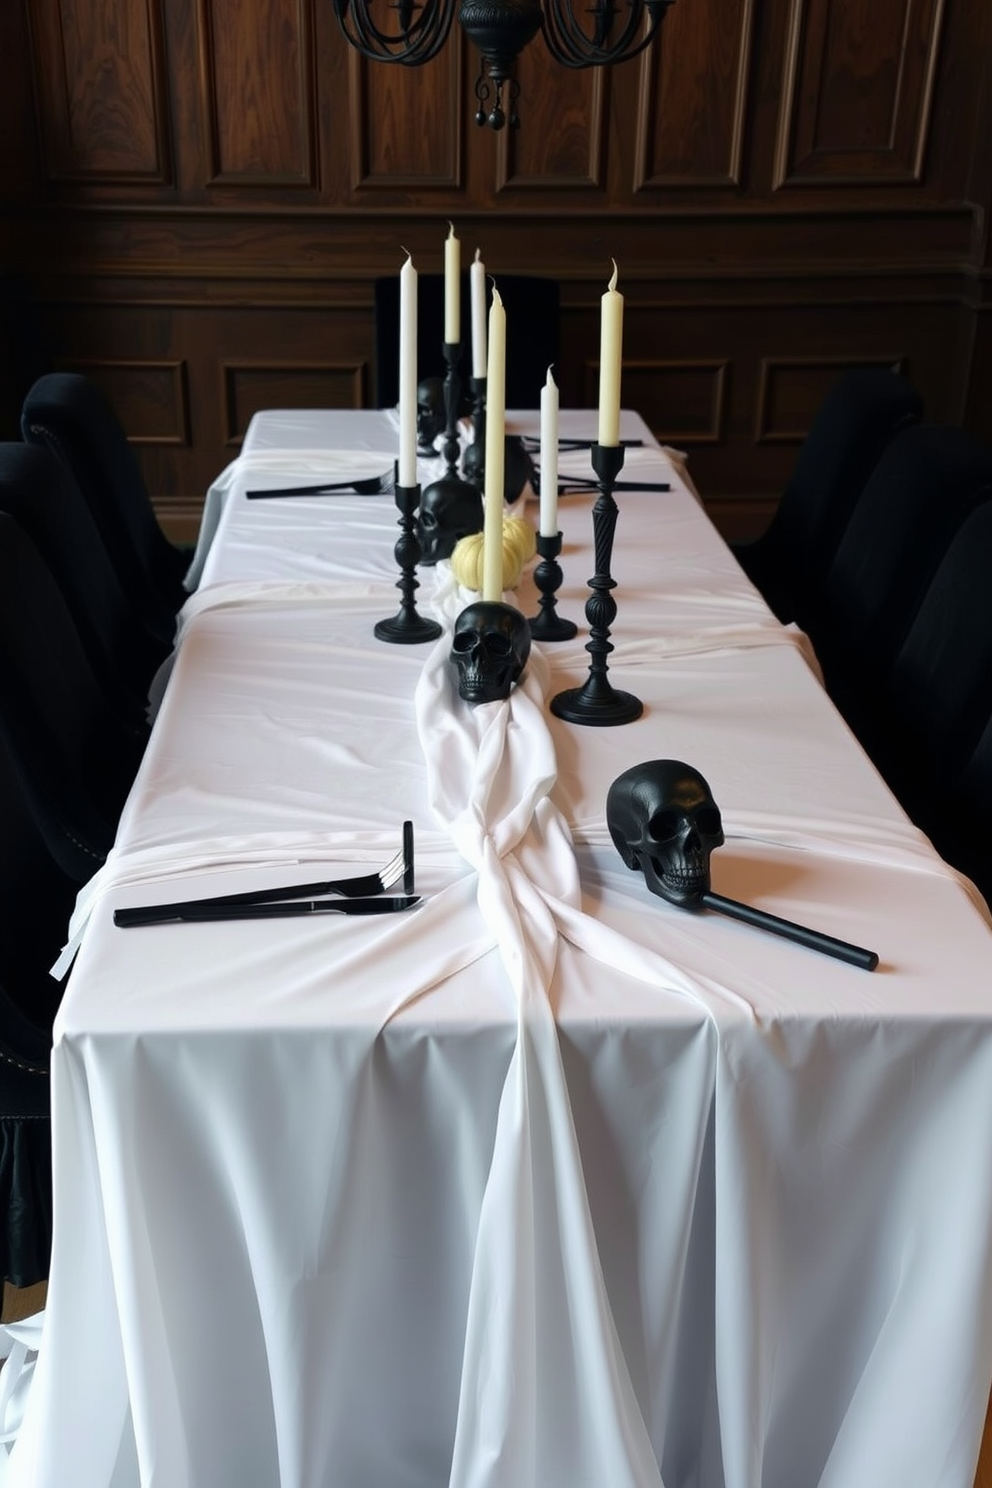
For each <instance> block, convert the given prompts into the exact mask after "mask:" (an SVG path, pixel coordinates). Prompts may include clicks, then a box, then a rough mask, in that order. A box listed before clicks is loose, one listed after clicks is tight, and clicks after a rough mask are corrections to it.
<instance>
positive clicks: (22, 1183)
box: [0, 985, 52, 1287]
mask: <svg viewBox="0 0 992 1488" xmlns="http://www.w3.org/2000/svg"><path fill="white" fill-rule="evenodd" d="M51 1042H52V1041H51V1036H50V1035H43V1034H40V1033H39V1031H38V1030H37V1029H35V1028H34V1027H33V1026H32V1025H31V1024H30V1023H28V1022H27V1020H26V1019H24V1018H23V1017H22V1016H21V1014H20V1012H19V1011H18V1009H17V1008H16V1007H15V1006H14V1004H13V1003H12V1002H11V1000H10V998H9V997H8V996H7V993H6V991H5V989H4V987H3V986H2V985H0V1277H2V1279H3V1280H4V1281H9V1282H10V1283H11V1285H13V1286H16V1287H28V1286H34V1285H35V1284H36V1283H37V1282H39V1281H44V1280H46V1278H47V1276H48V1266H49V1259H50V1256H51V1249H52V1122H51V1082H50V1076H49V1053H50V1050H51Z"/></svg>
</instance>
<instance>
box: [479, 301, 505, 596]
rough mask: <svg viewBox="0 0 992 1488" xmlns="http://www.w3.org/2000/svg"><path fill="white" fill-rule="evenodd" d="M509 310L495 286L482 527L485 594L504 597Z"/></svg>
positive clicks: (490, 322) (483, 590)
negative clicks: (504, 472)
mask: <svg viewBox="0 0 992 1488" xmlns="http://www.w3.org/2000/svg"><path fill="white" fill-rule="evenodd" d="M505 437H506V311H505V310H504V309H503V301H502V300H501V299H500V297H499V291H498V290H497V289H496V287H495V286H493V302H492V305H491V306H490V309H489V356H488V359H487V361H486V490H485V502H484V506H485V516H484V522H483V528H482V597H483V599H487V600H495V601H498V600H501V599H502V598H503V464H504V460H505V457H506V448H505Z"/></svg>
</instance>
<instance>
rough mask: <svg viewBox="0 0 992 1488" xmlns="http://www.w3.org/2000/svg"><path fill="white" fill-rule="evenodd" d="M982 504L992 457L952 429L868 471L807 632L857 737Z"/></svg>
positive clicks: (901, 447)
mask: <svg viewBox="0 0 992 1488" xmlns="http://www.w3.org/2000/svg"><path fill="white" fill-rule="evenodd" d="M990 497H992V449H990V448H987V447H986V446H984V445H981V444H979V443H978V442H977V441H976V440H975V439H973V438H972V437H971V436H970V435H968V434H967V433H965V432H964V431H963V430H961V429H943V428H936V427H931V426H920V427H918V428H911V429H906V430H904V431H903V432H902V433H901V434H899V435H898V436H897V437H896V438H895V439H894V440H893V441H892V442H891V443H890V444H889V445H888V447H887V448H886V450H885V453H884V454H883V456H882V458H881V459H880V460H879V462H878V464H877V465H876V467H875V470H874V472H873V473H872V476H871V478H870V479H869V481H868V483H867V485H866V486H865V489H864V491H863V492H862V495H861V499H860V501H859V502H858V504H857V506H856V507H855V509H854V512H853V513H852V515H851V519H850V521H849V523H848V525H847V529H846V531H845V533H844V536H843V538H842V540H841V543H840V545H839V547H838V549H837V552H836V554H835V556H834V560H833V563H832V564H831V566H830V570H829V572H828V574H827V577H826V580H825V582H824V588H823V602H822V605H821V607H820V613H819V615H818V617H817V621H816V624H815V625H814V626H811V627H810V634H811V636H812V639H813V643H814V646H815V648H816V652H817V656H818V657H819V659H820V663H821V665H822V667H823V672H824V677H825V680H826V684H827V688H828V691H829V692H830V694H831V696H832V697H833V698H834V700H835V702H836V703H837V705H838V707H839V708H840V709H841V711H842V712H843V713H844V715H845V717H846V718H847V719H848V722H849V723H850V724H851V726H852V728H853V729H854V731H855V732H856V733H857V734H858V735H859V736H861V735H864V734H865V733H866V730H867V728H868V727H869V722H868V720H870V719H871V717H872V716H873V714H874V711H875V708H876V703H877V696H878V693H879V689H880V688H884V687H885V685H886V679H887V678H888V676H889V674H890V672H891V669H892V666H893V663H894V661H895V658H896V656H897V655H898V653H899V650H900V647H901V646H902V645H903V642H904V641H905V640H906V637H907V635H908V634H909V631H910V627H911V626H912V624H913V622H914V620H915V618H916V614H917V611H918V610H919V608H920V605H921V603H922V601H923V597H924V595H925V593H926V592H927V588H928V585H929V584H930V582H931V580H932V578H933V576H934V574H935V573H936V571H937V568H938V566H939V564H940V562H941V559H942V558H943V556H944V554H945V553H946V552H947V549H948V547H949V546H950V544H951V541H952V539H953V538H954V536H955V534H956V533H957V532H958V530H959V528H960V527H961V525H962V523H963V522H964V520H965V518H966V517H967V516H968V515H969V513H970V512H971V511H972V510H973V509H974V508H975V507H976V506H978V505H979V504H981V503H982V502H983V501H986V500H988V499H989V498H990Z"/></svg>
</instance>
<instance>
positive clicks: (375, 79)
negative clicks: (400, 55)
mask: <svg viewBox="0 0 992 1488" xmlns="http://www.w3.org/2000/svg"><path fill="white" fill-rule="evenodd" d="M339 40H340V45H341V46H345V45H347V43H346V42H345V41H344V40H343V38H341V39H339ZM462 54H463V46H462V43H461V37H460V34H459V33H457V32H456V33H455V34H453V36H452V37H451V39H450V40H449V42H448V45H447V46H446V47H445V48H444V50H443V51H442V53H441V54H440V56H439V57H436V58H435V59H434V61H432V62H428V63H427V64H426V65H425V66H423V67H401V66H398V65H396V64H395V63H381V62H380V63H375V62H373V63H369V62H365V61H364V60H363V59H362V58H360V57H359V56H358V54H357V53H356V52H351V53H350V56H349V66H348V78H349V104H350V108H349V123H350V128H349V135H350V149H351V160H352V186H353V188H354V189H355V190H358V189H359V188H362V189H363V190H369V189H371V190H373V191H374V190H376V189H395V188H397V187H399V188H404V187H416V188H418V189H419V190H424V189H427V190H432V191H438V190H443V189H447V190H448V191H454V190H456V189H457V188H459V187H460V186H461V184H462V180H461V177H462V134H463V129H464V126H465V119H466V117H467V109H466V104H465V100H464V99H463V97H462V91H463V90H462V73H463V55H462ZM473 128H474V125H473ZM343 145H344V141H340V142H339V145H338V147H339V148H343Z"/></svg>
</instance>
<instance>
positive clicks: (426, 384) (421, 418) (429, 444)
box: [417, 377, 446, 455]
mask: <svg viewBox="0 0 992 1488" xmlns="http://www.w3.org/2000/svg"><path fill="white" fill-rule="evenodd" d="M445 422H446V414H445V408H444V383H443V381H442V380H441V378H440V377H425V378H424V379H423V380H422V381H421V382H418V384H417V452H418V454H421V455H433V454H435V453H436V451H435V449H434V441H435V440H436V439H437V436H438V435H439V434H440V432H441V430H442V429H443V428H444V425H445Z"/></svg>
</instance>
